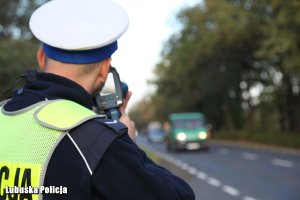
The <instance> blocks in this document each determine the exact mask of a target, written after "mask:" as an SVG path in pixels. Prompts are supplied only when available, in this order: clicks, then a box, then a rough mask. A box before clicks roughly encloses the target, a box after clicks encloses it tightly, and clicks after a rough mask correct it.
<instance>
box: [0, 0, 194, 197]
mask: <svg viewBox="0 0 300 200" xmlns="http://www.w3.org/2000/svg"><path fill="white" fill-rule="evenodd" d="M127 26H128V16H127V13H126V12H125V11H124V10H123V9H122V8H121V7H120V6H118V5H117V4H115V3H114V2H112V1H110V0H76V1H74V0H52V1H50V2H48V3H46V4H44V5H43V6H41V7H40V8H39V9H37V10H36V11H35V12H34V13H33V15H32V17H31V19H30V28H31V31H32V32H33V34H34V36H35V37H36V38H37V39H39V40H40V41H41V42H42V46H41V47H40V49H39V50H38V53H37V60H38V64H39V68H40V69H41V71H42V72H37V71H27V72H25V73H24V74H23V75H22V77H23V78H24V79H25V80H26V84H25V86H24V87H22V88H20V89H18V90H16V91H15V92H14V94H13V96H12V98H11V99H9V100H6V101H4V102H2V103H1V104H0V105H1V113H0V138H1V139H0V199H1V200H7V199H52V200H53V199H58V200H60V199H66V200H67V199H68V200H70V199H72V200H76V199H82V200H88V199H116V200H122V199H128V200H148V199H149V200H150V199H151V200H160V199H161V200H168V199H170V200H176V199H182V200H190V199H195V197H194V193H193V191H192V190H191V188H190V187H189V185H188V184H187V183H185V182H184V181H183V180H182V179H180V178H179V177H177V176H175V175H173V174H171V173H170V172H169V171H167V170H166V169H164V168H162V167H160V166H158V165H156V164H155V163H154V162H152V161H151V160H150V159H149V158H148V157H147V156H146V154H145V153H144V152H143V151H142V150H141V149H140V148H139V147H138V146H137V145H136V144H135V142H134V140H135V128H134V125H133V122H132V121H131V120H130V119H129V117H128V116H127V115H126V113H125V108H126V104H127V102H128V101H129V98H130V96H131V92H128V94H127V96H126V98H125V100H124V103H123V105H122V106H121V107H120V112H121V113H122V116H121V118H120V122H116V121H113V120H109V119H106V118H105V117H103V116H100V115H97V114H96V113H94V112H93V111H92V108H93V106H95V103H94V100H93V97H94V95H95V94H96V93H97V91H99V89H100V88H101V87H102V86H103V84H104V83H105V81H106V78H107V74H108V71H109V68H110V62H111V55H112V54H113V53H114V52H115V51H116V50H117V39H118V38H119V37H120V36H121V35H122V34H123V33H124V32H125V31H126V29H127Z"/></svg>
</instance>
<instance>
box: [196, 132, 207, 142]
mask: <svg viewBox="0 0 300 200" xmlns="http://www.w3.org/2000/svg"><path fill="white" fill-rule="evenodd" d="M198 137H199V139H201V140H205V139H206V138H207V133H206V132H204V131H201V132H200V133H198Z"/></svg>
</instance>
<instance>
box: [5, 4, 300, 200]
mask: <svg viewBox="0 0 300 200" xmlns="http://www.w3.org/2000/svg"><path fill="white" fill-rule="evenodd" d="M44 2H45V1H44V0H35V1H33V0H32V1H30V0H10V1H4V0H1V1H0V99H1V100H4V99H6V98H8V97H9V95H7V94H5V91H6V90H8V89H9V88H10V87H11V85H12V83H13V81H14V79H16V78H17V77H18V75H19V74H20V73H21V72H23V71H24V70H26V69H35V68H37V62H36V60H35V54H36V50H37V48H38V47H39V42H38V41H36V40H35V39H34V38H33V36H32V34H31V33H30V31H29V28H28V21H29V17H30V15H31V13H32V12H33V10H34V9H35V8H36V7H37V6H39V5H41V4H42V3H44ZM116 2H118V3H119V4H121V5H122V6H123V7H124V8H125V9H127V10H128V12H129V16H130V26H129V29H128V31H127V33H125V35H124V37H122V38H121V39H120V41H119V50H118V51H117V53H116V54H115V55H114V57H113V63H114V65H115V66H116V68H117V69H118V71H119V73H120V76H121V79H122V80H123V81H125V82H127V83H128V85H129V89H130V90H132V91H133V95H134V96H133V100H132V102H131V103H130V107H129V110H128V112H129V114H130V116H131V118H132V119H133V120H134V121H135V123H136V126H137V129H138V133H139V138H138V142H139V144H140V145H141V147H143V148H144V149H145V150H146V151H147V152H148V154H149V155H150V156H152V158H153V159H154V160H155V161H156V162H159V163H160V164H162V165H164V166H165V167H168V168H169V169H171V170H174V173H178V175H180V176H182V177H183V178H184V179H186V180H187V181H188V182H189V183H190V184H191V185H192V187H193V189H194V190H195V193H196V195H197V199H207V200H210V199H243V200H258V199H260V200H277V199H278V200H299V199H300V190H299V189H300V153H299V150H300V37H299V36H300V12H299V10H300V1H299V0H289V1H280V0H259V1H258V0H203V1H201V0H198V1H197V0H194V1H184V0H174V1H172V3H171V2H169V3H168V2H162V1H158V0H153V1H143V0H140V1H134V0H127V1H125V0H123V1H122V0H119V1H117V0H116ZM122 66H123V67H122ZM175 113H185V114H184V116H182V115H178V116H177V115H172V114H175ZM191 113H194V114H195V113H198V114H197V116H201V117H195V116H196V115H194V116H192V115H189V114H191ZM191 118H192V119H191ZM196 118H197V119H196ZM195 120H200V121H201V122H197V123H196V122H195V123H193V124H198V125H197V126H191V125H186V124H187V123H191V122H192V121H195ZM182 124H185V125H182ZM184 127H187V128H184ZM192 127H194V128H192ZM193 131H194V132H195V133H193ZM204 133H205V134H204ZM202 147H204V148H202ZM195 149H200V151H198V150H195ZM189 150H191V151H189ZM201 150H204V151H201Z"/></svg>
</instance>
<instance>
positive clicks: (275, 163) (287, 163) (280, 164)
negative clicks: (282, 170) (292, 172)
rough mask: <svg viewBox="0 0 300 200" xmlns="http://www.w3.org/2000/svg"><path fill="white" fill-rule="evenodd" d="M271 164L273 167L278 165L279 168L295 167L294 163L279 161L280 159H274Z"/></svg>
mask: <svg viewBox="0 0 300 200" xmlns="http://www.w3.org/2000/svg"><path fill="white" fill-rule="evenodd" d="M271 163H272V164H273V165H277V166H280V167H287V168H292V167H293V166H294V163H293V162H291V161H288V160H282V159H279V158H274V159H273V160H272V161H271Z"/></svg>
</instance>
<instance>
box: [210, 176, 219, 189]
mask: <svg viewBox="0 0 300 200" xmlns="http://www.w3.org/2000/svg"><path fill="white" fill-rule="evenodd" d="M207 183H208V184H210V185H212V186H215V187H220V186H221V181H219V180H218V179H216V178H212V177H210V178H208V179H207Z"/></svg>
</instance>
